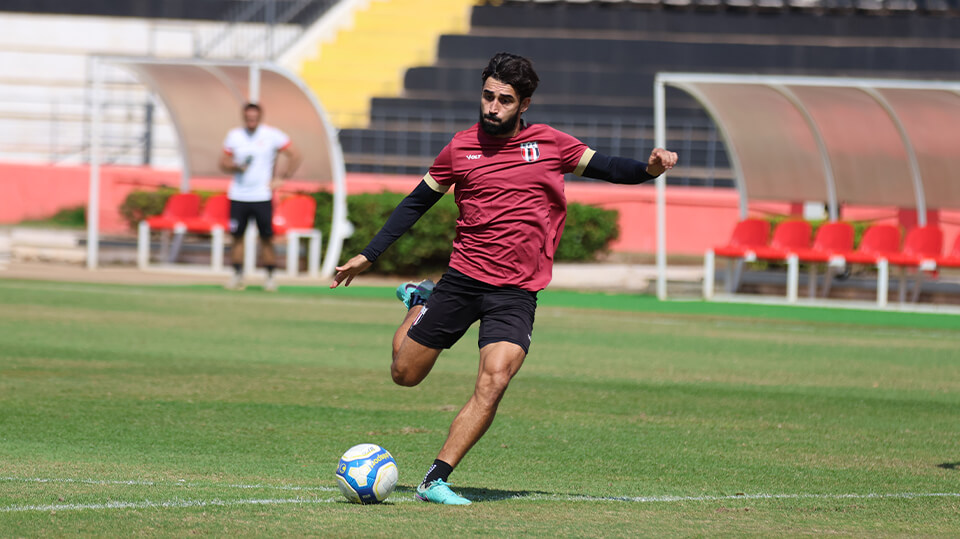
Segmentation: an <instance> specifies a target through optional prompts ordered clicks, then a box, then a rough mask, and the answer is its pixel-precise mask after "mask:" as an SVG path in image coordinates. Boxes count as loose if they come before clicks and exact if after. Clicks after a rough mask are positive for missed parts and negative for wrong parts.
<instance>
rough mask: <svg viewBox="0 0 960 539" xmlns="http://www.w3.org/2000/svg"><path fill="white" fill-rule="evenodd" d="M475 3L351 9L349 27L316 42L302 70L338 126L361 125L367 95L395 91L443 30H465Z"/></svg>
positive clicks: (394, 0) (403, 0)
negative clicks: (352, 14) (408, 69)
mask: <svg viewBox="0 0 960 539" xmlns="http://www.w3.org/2000/svg"><path fill="white" fill-rule="evenodd" d="M473 3H474V0H444V1H443V2H436V1H432V0H391V1H384V0H374V1H372V2H370V3H369V5H368V6H366V7H365V8H363V9H360V10H358V11H357V12H356V13H355V14H354V18H353V23H352V24H351V25H350V27H349V28H347V29H344V30H342V31H340V32H339V33H337V35H336V36H335V38H334V39H333V40H332V41H330V42H329V43H321V44H320V46H319V47H318V49H317V52H316V57H315V58H313V59H310V60H308V61H306V62H304V64H303V66H302V68H301V69H300V75H301V77H302V78H303V79H304V81H305V82H306V83H307V85H308V86H310V88H311V89H312V90H313V91H314V92H315V93H316V94H317V97H318V98H319V99H320V102H321V103H323V104H324V107H326V109H327V110H328V111H329V112H330V116H331V120H332V121H333V122H334V124H335V125H336V126H338V127H361V126H365V125H367V123H368V120H369V112H370V99H371V98H372V97H373V96H376V95H379V96H391V95H398V94H399V93H400V91H401V89H402V87H403V72H404V69H405V68H406V67H408V66H411V65H420V64H425V63H430V62H433V61H434V60H435V51H436V49H437V38H438V37H439V36H440V35H441V34H443V33H451V32H465V31H466V29H467V26H468V24H469V14H470V10H469V8H470V5H471V4H473Z"/></svg>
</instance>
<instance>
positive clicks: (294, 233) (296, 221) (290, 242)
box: [273, 195, 322, 277]
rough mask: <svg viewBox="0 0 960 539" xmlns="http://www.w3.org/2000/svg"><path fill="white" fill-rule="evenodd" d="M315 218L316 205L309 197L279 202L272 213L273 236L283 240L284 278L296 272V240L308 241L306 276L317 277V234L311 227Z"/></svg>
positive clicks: (294, 197) (318, 253) (297, 251)
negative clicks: (284, 245) (285, 255)
mask: <svg viewBox="0 0 960 539" xmlns="http://www.w3.org/2000/svg"><path fill="white" fill-rule="evenodd" d="M316 214H317V201H316V199H314V198H313V197H311V196H306V195H294V196H292V197H288V198H285V199H284V200H282V201H280V204H279V205H278V206H277V209H276V211H275V212H273V231H274V234H277V235H282V236H286V238H287V274H288V275H291V276H294V275H296V274H297V270H298V269H299V265H300V264H299V260H300V238H301V237H305V238H307V239H308V240H309V245H308V252H307V273H308V274H309V275H310V276H311V277H317V276H319V275H320V247H321V242H322V238H321V235H320V231H319V230H317V229H316V228H314V227H313V221H314V219H315V218H316Z"/></svg>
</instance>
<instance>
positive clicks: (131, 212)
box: [120, 185, 177, 230]
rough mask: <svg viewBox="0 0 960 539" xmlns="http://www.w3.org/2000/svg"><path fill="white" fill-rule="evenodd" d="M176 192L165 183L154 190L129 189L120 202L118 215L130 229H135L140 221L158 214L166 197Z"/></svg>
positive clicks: (165, 201)
mask: <svg viewBox="0 0 960 539" xmlns="http://www.w3.org/2000/svg"><path fill="white" fill-rule="evenodd" d="M176 192H177V190H176V189H174V188H173V187H167V186H166V185H161V186H160V188H159V189H157V190H156V191H131V192H130V194H128V195H127V198H125V199H123V203H121V204H120V215H121V216H122V217H123V218H124V220H125V221H126V222H127V225H129V226H130V228H131V229H132V230H136V229H137V224H138V223H139V222H140V221H143V220H144V219H146V218H147V217H153V216H154V215H160V214H161V213H162V212H163V206H164V205H165V204H166V203H167V199H168V198H170V196H171V195H173V194H174V193H176Z"/></svg>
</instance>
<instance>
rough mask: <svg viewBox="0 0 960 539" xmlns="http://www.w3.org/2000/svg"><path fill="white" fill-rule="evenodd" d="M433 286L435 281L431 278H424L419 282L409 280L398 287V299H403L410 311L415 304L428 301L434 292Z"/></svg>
mask: <svg viewBox="0 0 960 539" xmlns="http://www.w3.org/2000/svg"><path fill="white" fill-rule="evenodd" d="M433 287H434V284H433V281H431V280H430V279H424V280H422V281H420V282H419V283H415V282H413V281H409V282H406V283H403V284H402V285H400V286H398V287H397V299H399V300H400V301H402V302H403V304H404V305H405V306H406V307H407V310H408V311H409V310H410V308H411V307H413V306H414V305H420V304H422V303H426V302H427V299H429V298H430V294H432V293H433ZM420 300H422V301H420Z"/></svg>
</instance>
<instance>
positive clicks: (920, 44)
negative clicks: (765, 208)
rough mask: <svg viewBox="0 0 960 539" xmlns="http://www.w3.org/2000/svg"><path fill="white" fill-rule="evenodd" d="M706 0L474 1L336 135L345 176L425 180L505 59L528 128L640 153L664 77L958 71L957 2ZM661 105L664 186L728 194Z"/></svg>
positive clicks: (714, 149) (695, 141) (688, 112)
mask: <svg viewBox="0 0 960 539" xmlns="http://www.w3.org/2000/svg"><path fill="white" fill-rule="evenodd" d="M712 1H713V3H712V4H711V3H709V2H708V0H699V1H697V0H693V1H691V0H682V1H681V0H649V2H636V1H632V0H631V1H627V0H621V1H605V2H604V1H596V2H590V3H584V2H573V1H566V2H564V1H552V2H544V1H506V2H497V3H489V4H485V5H478V6H475V7H474V8H473V10H472V15H471V25H470V30H469V32H468V33H465V34H460V35H456V34H451V33H448V34H445V35H443V36H441V37H440V40H439V46H438V51H437V57H436V61H434V62H433V63H432V64H429V63H428V64H427V65H422V64H421V65H415V66H413V67H410V68H409V69H407V70H406V73H405V75H404V78H403V87H402V92H400V95H391V94H395V92H394V91H393V88H391V91H390V92H389V93H378V94H376V95H375V97H373V99H372V100H370V103H369V124H368V125H367V126H364V127H351V126H346V125H345V126H344V129H342V130H341V134H340V141H341V145H342V146H343V148H344V152H345V159H346V162H347V167H348V170H350V171H358V172H381V173H398V174H422V173H423V171H424V170H425V169H426V168H427V167H429V165H430V163H431V162H432V160H433V158H434V156H435V155H436V154H437V153H438V152H439V151H440V150H441V149H442V148H443V145H444V144H446V142H447V141H449V138H450V136H451V135H452V133H454V132H455V131H457V130H460V129H464V128H466V127H468V126H469V125H471V124H472V123H474V122H475V121H476V116H477V112H476V111H477V103H478V100H477V96H478V88H479V84H480V79H479V73H480V70H481V69H482V67H483V66H484V65H485V64H486V61H487V60H488V59H489V58H490V57H491V56H492V55H493V54H495V53H497V52H500V51H504V50H506V51H511V52H515V53H518V54H522V55H525V56H528V57H530V58H531V59H533V60H534V65H535V67H536V68H537V71H538V73H539V74H540V78H541V83H540V89H539V90H538V91H537V94H536V96H535V102H534V105H533V107H532V108H531V109H530V111H529V112H528V114H527V118H528V120H529V121H531V122H544V123H549V124H551V125H554V126H555V127H558V128H560V129H563V130H566V131H568V132H570V133H572V134H574V135H576V136H578V137H579V138H581V140H583V141H584V142H586V143H587V144H589V145H590V146H591V147H594V148H596V149H598V150H600V151H603V152H605V153H611V154H617V155H629V156H633V157H636V158H644V157H645V156H646V154H647V153H648V152H649V151H650V149H651V147H652V143H653V95H652V93H653V79H654V75H655V74H656V73H657V72H660V71H671V72H726V73H769V74H774V73H775V74H797V75H801V74H806V75H828V76H840V75H844V76H870V77H888V78H891V77H895V78H901V77H902V78H931V79H956V73H957V72H960V69H958V68H960V63H958V62H960V60H958V58H960V54H958V53H960V24H957V22H956V21H957V18H956V15H957V14H960V9H958V8H960V6H955V5H954V4H955V3H956V2H955V1H954V0H947V1H946V2H943V3H935V2H928V3H927V4H924V5H930V6H934V5H936V6H941V7H943V10H941V11H936V10H933V9H932V8H931V9H927V8H922V9H921V8H917V7H916V5H915V4H914V9H913V10H912V11H910V10H897V9H894V7H895V6H896V5H899V4H895V3H893V2H888V3H889V4H890V6H894V7H889V8H888V7H883V6H886V4H884V3H882V2H881V3H879V4H878V5H880V6H881V7H883V9H879V10H877V9H873V8H872V6H874V4H876V3H870V2H866V1H862V2H860V3H859V4H853V3H850V4H849V5H848V4H843V3H841V2H833V4H829V5H828V3H826V2H819V1H810V2H805V3H803V5H802V6H801V2H794V3H783V2H781V3H779V4H776V2H767V3H766V4H763V6H761V2H763V1H766V0H756V1H754V0H725V1H717V0H712ZM737 2H740V3H741V4H743V5H742V6H741V5H739V4H737ZM735 4H736V5H735ZM834 4H835V6H834ZM858 5H861V6H862V7H858ZM868 8H869V9H868ZM890 36H897V39H896V40H892V39H890ZM344 54H346V53H344ZM324 102H325V104H327V106H328V107H329V108H333V106H334V105H333V103H332V102H327V101H326V100H324ZM667 104H668V141H669V142H668V144H669V146H670V147H672V148H673V149H675V150H677V151H679V152H681V154H682V155H683V162H682V163H681V167H678V169H677V170H675V173H674V174H672V175H671V176H670V181H671V182H672V183H674V184H682V185H696V186H699V185H705V186H730V185H732V172H731V170H730V168H729V163H728V161H727V157H726V155H725V151H724V148H723V144H722V141H721V140H720V137H719V136H718V133H717V131H716V128H715V127H714V125H713V123H712V121H711V120H710V118H709V117H708V116H707V115H706V113H705V112H704V111H703V110H702V109H701V107H700V106H699V105H698V104H697V103H695V102H694V101H693V99H692V98H690V97H689V96H688V95H686V94H684V93H682V92H679V91H674V90H672V89H668V93H667Z"/></svg>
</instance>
